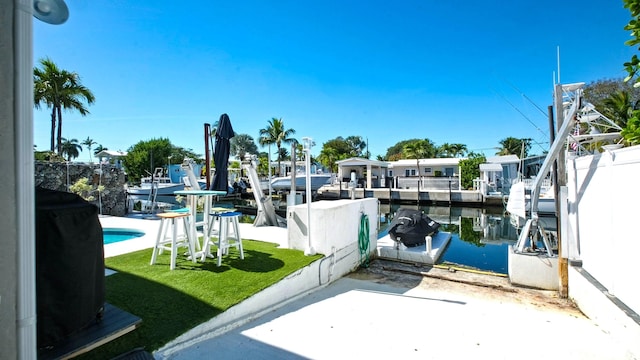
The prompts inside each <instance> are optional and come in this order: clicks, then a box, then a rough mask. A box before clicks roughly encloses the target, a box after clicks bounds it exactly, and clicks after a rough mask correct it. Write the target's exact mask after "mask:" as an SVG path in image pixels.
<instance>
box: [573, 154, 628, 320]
mask: <svg viewBox="0 0 640 360" xmlns="http://www.w3.org/2000/svg"><path fill="white" fill-rule="evenodd" d="M567 172H568V182H567V187H568V207H569V217H568V220H569V225H570V228H571V229H570V230H569V233H570V237H573V238H569V239H567V241H568V243H569V244H571V243H575V244H577V249H576V248H572V249H569V253H570V257H573V258H576V259H579V260H582V263H583V265H582V267H583V268H584V269H585V270H586V271H588V272H589V273H590V274H591V275H592V276H593V277H594V278H595V279H596V280H598V281H599V282H600V283H601V284H602V285H604V286H605V287H606V288H607V290H608V291H609V292H610V293H611V294H613V295H615V296H616V297H617V298H618V299H620V300H621V301H622V302H624V303H625V304H626V305H627V306H629V307H630V308H632V309H633V310H634V311H635V312H636V313H640V297H639V296H638V295H637V277H638V268H637V261H638V260H637V258H638V254H640V235H639V232H640V231H639V229H640V228H639V227H638V224H640V211H639V209H638V207H639V206H640V191H639V190H640V189H638V187H639V186H640V182H639V181H638V178H639V176H638V175H639V174H640V146H634V147H627V148H622V149H619V150H614V151H611V152H608V151H607V152H604V153H602V154H598V155H594V156H584V157H579V158H575V159H569V160H568V161H567ZM573 234H576V235H573ZM569 287H571V284H569Z"/></svg>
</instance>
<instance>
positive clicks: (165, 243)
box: [151, 212, 196, 270]
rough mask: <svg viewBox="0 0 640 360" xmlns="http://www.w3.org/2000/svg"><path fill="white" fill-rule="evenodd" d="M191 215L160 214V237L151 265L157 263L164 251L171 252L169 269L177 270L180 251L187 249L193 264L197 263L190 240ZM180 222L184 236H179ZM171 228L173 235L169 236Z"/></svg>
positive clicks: (154, 248)
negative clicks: (177, 258)
mask: <svg viewBox="0 0 640 360" xmlns="http://www.w3.org/2000/svg"><path fill="white" fill-rule="evenodd" d="M190 216H191V215H190V214H189V213H179V212H166V213H159V214H158V217H159V218H160V229H158V237H157V238H156V244H155V246H154V247H153V254H152V255H151V265H153V264H155V263H156V259H157V256H158V255H159V254H162V251H163V250H168V251H171V264H170V266H169V268H170V269H171V270H173V269H175V268H176V257H177V255H178V249H179V248H181V247H186V248H188V250H189V255H190V257H191V260H192V261H193V262H196V258H195V256H194V255H195V254H194V252H193V247H192V245H191V241H190V239H189V226H188V221H189V217H190ZM178 222H182V226H183V228H184V233H183V234H180V235H179V234H178V226H179V225H178ZM169 228H171V230H172V233H171V235H169V236H167V230H168V229H169Z"/></svg>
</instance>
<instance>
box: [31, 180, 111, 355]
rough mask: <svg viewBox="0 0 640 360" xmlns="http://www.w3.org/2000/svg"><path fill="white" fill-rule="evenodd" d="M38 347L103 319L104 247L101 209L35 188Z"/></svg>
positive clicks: (66, 194)
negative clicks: (99, 215)
mask: <svg viewBox="0 0 640 360" xmlns="http://www.w3.org/2000/svg"><path fill="white" fill-rule="evenodd" d="M35 199H36V298H37V301H36V302H37V333H38V347H39V348H41V347H45V346H53V345H55V343H57V342H58V341H60V340H63V339H65V338H67V337H68V336H70V335H72V334H74V333H76V332H78V331H79V330H81V329H83V328H85V327H86V326H88V325H90V324H91V323H92V322H93V321H94V320H96V319H100V318H101V317H102V312H103V308H104V301H105V281H104V247H103V238H102V226H101V225H100V220H99V218H98V208H97V207H96V206H95V205H92V204H90V203H89V202H87V201H85V200H84V199H82V198H81V197H80V196H78V195H75V194H71V193H66V192H60V191H53V190H46V189H40V188H37V189H36V196H35Z"/></svg>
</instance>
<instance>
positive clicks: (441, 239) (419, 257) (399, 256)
mask: <svg viewBox="0 0 640 360" xmlns="http://www.w3.org/2000/svg"><path fill="white" fill-rule="evenodd" d="M450 240H451V233H448V232H443V231H439V232H437V233H436V234H434V235H433V236H432V237H431V240H430V242H431V243H429V242H426V243H425V244H422V245H418V246H414V247H406V246H404V245H403V244H401V243H399V242H397V241H394V240H392V239H391V237H390V236H389V234H387V235H385V236H383V237H382V238H380V239H378V247H377V255H378V257H379V258H381V259H389V260H400V261H406V262H414V263H419V264H427V265H433V264H435V263H436V262H437V261H438V259H440V256H442V254H443V253H444V250H445V249H446V248H447V245H449V241H450Z"/></svg>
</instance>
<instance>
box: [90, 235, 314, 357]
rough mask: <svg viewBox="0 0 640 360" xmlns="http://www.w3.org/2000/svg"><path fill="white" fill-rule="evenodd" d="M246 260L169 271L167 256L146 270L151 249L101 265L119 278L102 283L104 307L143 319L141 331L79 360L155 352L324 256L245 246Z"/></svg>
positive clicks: (233, 256) (234, 257)
mask: <svg viewBox="0 0 640 360" xmlns="http://www.w3.org/2000/svg"><path fill="white" fill-rule="evenodd" d="M243 245H244V255H245V258H244V260H241V259H240V256H239V253H238V252H237V251H236V250H235V249H231V250H230V254H229V255H227V256H225V257H224V258H223V259H222V266H220V267H218V266H217V262H216V260H215V259H208V260H207V261H206V262H204V263H201V262H198V263H195V264H194V263H192V262H191V261H187V260H185V259H184V258H182V259H180V257H179V260H178V262H177V266H176V269H175V270H173V271H171V270H169V252H164V253H163V254H162V255H160V256H159V257H158V260H157V262H156V264H155V265H149V261H150V259H151V249H147V250H142V251H138V252H134V253H130V254H125V255H121V256H116V257H112V258H107V259H105V266H106V267H107V268H109V269H113V270H116V271H117V273H116V274H113V275H110V276H107V278H106V289H107V294H106V300H107V302H108V303H110V304H112V305H114V306H116V307H118V308H120V309H122V310H125V311H127V312H129V313H131V314H134V315H136V316H138V317H140V318H141V319H142V324H141V326H140V327H139V328H137V329H136V330H134V331H132V332H131V333H129V334H127V335H124V336H122V337H120V338H118V339H116V340H114V341H112V342H110V343H108V344H105V345H103V346H101V347H99V348H97V349H95V350H93V351H91V352H89V353H87V354H86V355H85V356H83V358H87V359H110V358H112V357H114V356H116V355H119V354H122V353H125V352H127V351H129V350H131V349H134V348H139V347H143V348H145V349H146V350H147V351H150V352H151V351H153V350H156V349H158V348H160V347H161V346H163V345H164V344H166V343H168V342H169V341H171V340H173V339H174V338H176V337H177V336H179V335H181V334H182V333H184V332H186V331H187V330H189V329H191V328H193V327H195V326H196V325H198V324H200V323H203V322H206V321H208V320H210V319H211V318H213V317H215V316H216V315H218V314H220V313H222V312H224V311H225V310H227V309H228V308H229V307H231V306H233V305H235V304H238V303H240V302H241V301H242V300H244V299H246V298H248V297H250V296H251V295H253V294H255V293H257V292H259V291H260V290H262V289H265V288H267V287H269V286H271V285H273V284H275V283H276V282H278V281H280V280H281V279H283V278H284V277H285V276H287V275H289V274H291V273H293V272H295V271H296V270H298V269H301V268H303V267H305V266H307V265H309V264H310V263H312V262H313V261H315V260H316V259H319V258H320V257H321V256H322V255H316V256H305V255H304V254H303V252H302V251H298V250H291V249H279V248H277V244H272V243H267V242H261V241H251V240H243Z"/></svg>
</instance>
